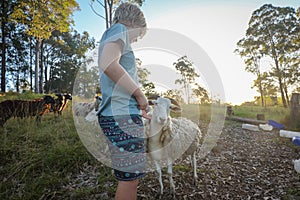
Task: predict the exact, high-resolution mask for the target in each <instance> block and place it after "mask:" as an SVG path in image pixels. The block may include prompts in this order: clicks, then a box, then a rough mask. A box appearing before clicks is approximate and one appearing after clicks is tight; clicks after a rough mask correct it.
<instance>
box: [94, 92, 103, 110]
mask: <svg viewBox="0 0 300 200" xmlns="http://www.w3.org/2000/svg"><path fill="white" fill-rule="evenodd" d="M95 99H96V101H95V104H94V107H95V111H98V109H99V105H100V104H101V102H102V97H101V96H98V95H97V96H95Z"/></svg>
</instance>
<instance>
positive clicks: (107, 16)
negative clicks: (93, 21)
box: [90, 0, 145, 28]
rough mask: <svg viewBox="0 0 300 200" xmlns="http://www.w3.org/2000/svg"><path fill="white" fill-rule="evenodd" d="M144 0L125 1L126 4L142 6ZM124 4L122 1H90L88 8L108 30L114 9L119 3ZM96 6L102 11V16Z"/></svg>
mask: <svg viewBox="0 0 300 200" xmlns="http://www.w3.org/2000/svg"><path fill="white" fill-rule="evenodd" d="M144 1H145V0H127V1H126V2H131V3H136V4H138V5H139V6H142V5H143V3H144ZM122 2H125V1H124V0H90V7H91V9H92V10H93V12H94V13H95V14H96V15H98V16H99V17H100V18H102V19H104V20H105V24H106V28H109V27H110V26H111V24H112V20H113V13H114V9H115V7H116V6H117V5H119V4H120V3H122ZM97 5H98V6H99V5H100V7H102V9H104V15H103V14H101V13H102V12H99V11H98V10H97V9H96V7H97Z"/></svg>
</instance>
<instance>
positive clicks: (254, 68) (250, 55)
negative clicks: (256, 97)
mask: <svg viewBox="0 0 300 200" xmlns="http://www.w3.org/2000/svg"><path fill="white" fill-rule="evenodd" d="M258 42H259V41H255V40H253V38H252V37H251V36H249V37H247V36H246V37H245V38H243V39H241V40H240V41H238V43H237V46H238V48H237V49H236V50H235V53H238V54H239V55H240V56H241V57H242V58H244V63H245V65H246V67H245V70H246V71H247V72H250V73H252V74H254V75H256V76H257V79H256V82H255V87H257V88H258V92H259V93H260V97H261V104H262V106H264V104H265V101H264V95H263V88H262V83H261V82H262V74H261V69H260V59H261V57H262V53H261V49H260V46H261V45H258Z"/></svg>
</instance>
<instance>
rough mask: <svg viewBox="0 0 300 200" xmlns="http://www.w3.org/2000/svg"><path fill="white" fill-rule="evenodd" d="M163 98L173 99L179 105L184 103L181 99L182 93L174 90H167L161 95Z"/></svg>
mask: <svg viewBox="0 0 300 200" xmlns="http://www.w3.org/2000/svg"><path fill="white" fill-rule="evenodd" d="M163 96H166V97H170V98H173V99H175V100H176V101H177V102H178V103H181V104H182V103H184V99H183V98H182V93H181V91H180V90H176V89H173V90H167V91H166V92H164V93H163Z"/></svg>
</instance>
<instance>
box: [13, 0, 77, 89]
mask: <svg viewBox="0 0 300 200" xmlns="http://www.w3.org/2000/svg"><path fill="white" fill-rule="evenodd" d="M77 9H79V7H78V4H77V2H76V1H75V0H68V1H67V0H64V1H56V0H36V1H18V5H17V6H16V9H15V10H14V13H13V14H12V19H14V21H15V22H16V23H21V24H23V25H24V26H25V27H26V33H27V34H28V35H30V36H33V37H34V38H35V40H36V46H35V92H36V93H38V92H42V91H41V88H40V86H41V84H40V83H42V81H43V77H42V74H41V75H40V76H41V77H40V80H39V67H40V63H39V61H40V48H41V44H42V41H43V40H45V39H48V38H50V36H51V34H52V32H53V31H55V30H57V31H60V32H67V31H69V26H70V25H71V24H73V19H72V13H73V12H74V11H75V10H77Z"/></svg>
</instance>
